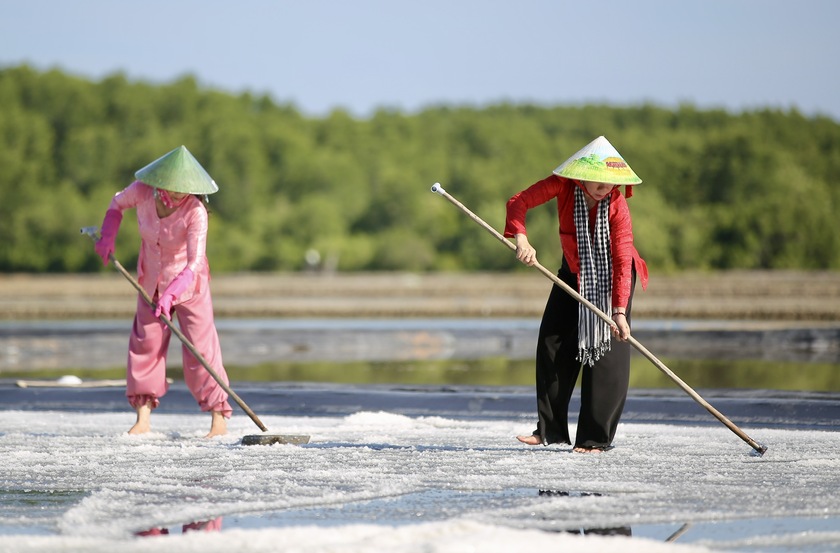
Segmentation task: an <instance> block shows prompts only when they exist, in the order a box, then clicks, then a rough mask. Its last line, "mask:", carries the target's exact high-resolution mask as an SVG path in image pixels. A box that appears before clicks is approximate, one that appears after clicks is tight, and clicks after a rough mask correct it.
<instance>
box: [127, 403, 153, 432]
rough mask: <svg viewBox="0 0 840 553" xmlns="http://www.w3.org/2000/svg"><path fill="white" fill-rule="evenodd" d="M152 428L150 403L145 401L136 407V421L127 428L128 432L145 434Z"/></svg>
mask: <svg viewBox="0 0 840 553" xmlns="http://www.w3.org/2000/svg"><path fill="white" fill-rule="evenodd" d="M151 429H152V404H151V402H148V401H147V402H146V403H145V404H143V405H141V406H139V407H137V422H135V423H134V426H132V427H131V428H130V429H129V430H128V433H129V434H146V433H147V432H149V431H150V430H151Z"/></svg>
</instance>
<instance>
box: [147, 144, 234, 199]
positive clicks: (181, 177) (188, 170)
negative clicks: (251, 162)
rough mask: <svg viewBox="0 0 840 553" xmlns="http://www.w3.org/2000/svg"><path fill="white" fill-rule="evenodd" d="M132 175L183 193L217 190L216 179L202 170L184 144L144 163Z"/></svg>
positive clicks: (155, 185) (209, 192)
mask: <svg viewBox="0 0 840 553" xmlns="http://www.w3.org/2000/svg"><path fill="white" fill-rule="evenodd" d="M134 176H135V177H137V179H138V180H141V181H143V182H145V183H146V184H148V185H149V186H154V187H155V188H160V189H162V190H169V191H170V192H182V193H185V194H213V193H214V192H218V191H219V187H218V186H216V181H214V180H213V178H212V177H210V175H209V174H208V173H207V171H205V170H204V167H202V166H201V164H200V163H199V162H198V161H197V160H196V159H195V158H194V157H193V155H192V154H191V153H190V151H189V150H187V148H186V146H180V147H178V148H175V149H174V150H172V151H171V152H169V153H168V154H166V155H164V156H162V157H160V158H158V159H156V160H155V161H153V162H151V163H150V164H148V165H146V166H145V167H143V168H142V169H140V170H139V171H137V172H136V173H134Z"/></svg>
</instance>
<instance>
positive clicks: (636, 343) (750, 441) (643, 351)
mask: <svg viewBox="0 0 840 553" xmlns="http://www.w3.org/2000/svg"><path fill="white" fill-rule="evenodd" d="M432 192H435V193H437V194H440V195H441V196H443V197H444V198H446V199H447V200H449V202H450V203H452V204H453V205H455V206H456V207H457V208H458V209H460V210H461V211H463V212H464V213H466V214H467V215H468V216H469V217H470V218H471V219H472V220H473V221H475V222H476V223H478V224H479V225H480V226H482V227H484V229H485V230H487V231H488V232H489V233H490V234H492V235H493V236H495V237H496V239H497V240H499V242H501V243H502V244H504V245H506V246H507V247H508V248H510V249H512V250H513V251H516V246H515V245H514V244H512V243H511V242H510V240H508V239H507V238H505V237H504V236H503V235H502V234H501V233H499V232H498V231H497V230H496V229H494V228H493V227H491V226H490V225H488V224H487V223H486V222H484V221H483V220H482V219H481V218H480V217H479V216H478V215H476V214H475V213H473V212H472V211H470V210H469V209H467V207H466V206H465V205H464V204H462V203H461V202H459V201H458V200H456V199H455V198H453V197H452V196H451V195H450V194H449V193H448V192H447V191H446V190H444V189H443V187H442V186H441V185H440V183H435V184H434V186H432ZM533 267H534V268H536V269H537V270H538V271H540V272H541V273H542V274H544V275H545V276H546V277H548V278H549V279H550V280H551V281H552V282H554V284H556V285H557V286H559V287H560V288H562V289H563V290H564V291H566V292H567V293H568V294H569V295H571V296H572V297H573V298H575V299H576V300H577V301H579V302H580V303H582V304H583V305H585V306H586V307H587V308H589V309H590V310H592V311H593V312H594V313H595V314H596V315H597V316H598V317H600V318H601V319H602V320H604V321H605V322H606V323H607V324H609V325H610V326H613V327H614V326H615V323H614V322H613V320H612V319H611V318H610V317H609V316H608V315H607V314H606V313H604V312H603V311H601V310H600V309H598V307H597V306H596V305H595V304H593V303H592V302H590V301H589V300H587V299H586V298H584V297H583V296H581V295H580V294H579V293H578V292H577V290H575V289H574V288H572V287H571V286H569V285H568V284H566V283H565V282H563V281H562V280H560V278H558V277H557V275H555V274H554V273H552V272H551V271H549V270H548V269H546V268H545V267H544V266H542V265H540V264H539V263H534V265H533ZM627 341H628V342H630V344H631V345H632V346H633V347H635V348H636V349H637V350H639V352H640V353H641V354H642V355H644V356H645V357H647V358H648V360H650V362H651V363H653V364H654V365H655V366H656V368H657V369H659V370H660V371H662V372H663V373H665V375H667V376H668V378H670V379H671V380H673V381H674V383H676V384H677V386H679V387H680V388H682V389H683V391H685V393H687V394H688V395H689V396H691V397H692V398H693V399H694V400H695V401H696V402H697V403H699V404H700V405H702V406H703V407H704V408H705V409H706V410H707V411H708V412H709V413H711V414H712V415H714V416H715V418H717V419H718V420H719V421H720V422H722V423H723V424H724V425H725V426H726V427H727V428H729V429H730V430H731V431H732V432H734V433H735V434H736V435H737V436H738V437H739V438H741V439H742V440H744V441H745V442H746V443H747V444H749V446H750V447H752V448H753V449H754V450H755V451H756V452H757V453H758V454H759V455H764V452H765V451H767V446H765V445H763V444H760V443H758V442H756V441H755V440H753V439H752V438H750V437H749V436H748V435H747V434H746V433H745V432H744V431H743V430H741V429H740V428H738V427H737V426H736V425H735V423H733V422H732V421H731V420H729V419H728V418H726V417H725V416H724V415H723V414H722V413H721V412H720V411H718V410H717V409H715V408H714V407H713V406H712V405H711V404H710V403H709V402H707V401H706V400H705V399H703V398H702V397H701V396H700V394H698V393H697V392H695V391H694V389H692V388H691V386H689V385H688V384H686V383H685V382H683V380H682V379H681V378H680V377H678V376H677V375H676V374H674V372H673V371H672V370H671V369H669V368H668V367H667V366H666V365H665V363H663V362H662V361H660V360H659V359H657V358H656V356H654V355H653V354H652V353H651V352H650V351H649V350H648V349H647V348H646V347H644V346H643V345H642V344H641V343H639V341H638V340H636V339H635V338H633V337H632V336H630V337H629V338H628V339H627Z"/></svg>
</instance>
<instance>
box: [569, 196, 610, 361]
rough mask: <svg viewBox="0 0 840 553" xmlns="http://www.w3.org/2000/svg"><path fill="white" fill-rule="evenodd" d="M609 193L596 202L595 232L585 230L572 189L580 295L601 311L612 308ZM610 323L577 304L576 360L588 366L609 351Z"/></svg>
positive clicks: (585, 216)
mask: <svg viewBox="0 0 840 553" xmlns="http://www.w3.org/2000/svg"><path fill="white" fill-rule="evenodd" d="M609 213H610V196H607V197H606V198H604V199H603V200H601V201H600V202H599V203H598V213H597V215H596V216H595V233H594V236H590V233H589V210H588V209H587V207H586V198H585V197H584V192H583V190H581V188H580V187H577V188H576V189H575V210H574V218H575V229H576V231H577V244H578V258H579V259H580V274H579V280H580V295H581V296H583V297H584V298H586V299H587V300H589V301H590V302H591V303H593V304H594V305H595V306H597V307H598V309H600V310H601V311H603V312H604V313H610V312H611V311H612V252H611V251H610V224H609ZM610 331H611V328H610V325H608V324H607V323H606V322H604V321H603V320H602V319H601V318H600V317H598V315H596V314H595V313H594V312H593V311H592V310H591V309H589V308H588V307H586V306H585V305H583V304H582V303H579V304H578V358H577V359H578V361H580V362H581V363H585V364H587V365H589V366H592V365H594V364H595V362H596V361H597V360H598V359H600V358H601V357H602V356H603V355H604V354H606V353H607V352H608V351H610Z"/></svg>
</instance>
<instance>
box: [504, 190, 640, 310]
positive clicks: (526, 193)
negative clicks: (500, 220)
mask: <svg viewBox="0 0 840 553" xmlns="http://www.w3.org/2000/svg"><path fill="white" fill-rule="evenodd" d="M576 186H580V185H579V184H578V183H577V182H576V181H573V180H570V179H566V178H563V177H558V176H557V175H551V176H550V177H548V178H545V179H543V180H541V181H538V182H535V183H534V184H532V185H531V186H530V187H528V188H527V189H525V190H523V191H522V192H520V193H518V194H516V195H514V196H513V197H512V198H511V199H510V200H509V201H508V203H507V221H506V223H505V236H506V237H508V238H513V237H514V236H516V235H517V234H527V232H526V231H525V216H526V214H527V213H528V210H529V209H531V208H533V207H536V206H538V205H542V204H544V203H546V202H547V201H549V200H552V199H554V198H556V199H557V215H558V219H559V227H560V245H561V246H562V248H563V257H565V258H566V261H567V262H568V264H569V268H570V269H571V270H572V272H573V273H575V274H579V273H580V259H579V258H578V247H577V233H576V232H575V218H574V210H575V187H576ZM610 198H611V199H610V214H609V222H610V250H611V252H612V262H613V286H612V305H613V307H627V303H628V301H629V300H630V284H631V282H632V269H633V266H634V264H635V268H636V273H637V275H638V277H639V279H640V280H641V282H642V288H647V283H648V270H647V264H646V263H645V261H644V260H643V259H642V258H641V256H640V255H639V252H638V251H636V247H635V246H634V245H633V228H632V224H631V221H630V208H629V207H628V206H627V200H626V199H625V198H624V196H622V195H621V192H619V189H618V187H616V188H615V189H613V191H612V192H611V193H610ZM597 207H598V204H595V206H594V207H593V208H592V209H591V210H590V213H589V216H590V219H591V218H592V217H594V216H595V213H597Z"/></svg>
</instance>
